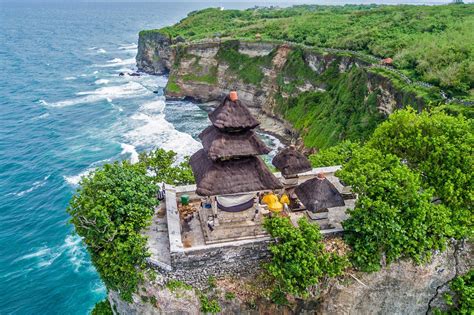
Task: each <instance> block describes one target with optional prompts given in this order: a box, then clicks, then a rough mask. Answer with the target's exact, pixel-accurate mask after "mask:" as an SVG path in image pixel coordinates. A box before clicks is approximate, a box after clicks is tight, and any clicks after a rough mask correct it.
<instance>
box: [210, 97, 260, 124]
mask: <svg viewBox="0 0 474 315" xmlns="http://www.w3.org/2000/svg"><path fill="white" fill-rule="evenodd" d="M209 119H210V120H211V122H212V124H213V125H214V126H215V127H216V128H219V129H221V130H226V131H239V130H246V129H253V128H255V127H257V126H258V125H259V124H260V123H259V122H258V121H257V120H256V119H255V118H254V117H253V116H252V114H251V113H250V111H249V109H248V108H247V107H246V106H245V105H243V104H242V103H241V102H240V100H235V101H232V100H231V99H230V97H229V96H226V97H225V98H224V100H223V101H222V103H221V104H220V105H219V106H218V107H217V108H216V109H215V110H214V111H213V112H212V113H210V114H209Z"/></svg>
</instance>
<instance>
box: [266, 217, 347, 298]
mask: <svg viewBox="0 0 474 315" xmlns="http://www.w3.org/2000/svg"><path fill="white" fill-rule="evenodd" d="M264 227H265V229H266V230H267V232H268V233H269V234H270V235H271V236H272V237H273V238H275V239H276V242H275V244H272V245H270V252H271V253H272V260H271V262H270V263H268V264H266V265H265V268H266V269H267V270H268V272H269V274H270V275H271V276H272V277H273V278H274V279H275V282H276V288H275V292H274V294H273V295H274V296H278V297H280V300H281V297H282V294H284V293H289V294H293V295H296V296H301V297H306V296H308V292H307V289H308V287H310V286H312V285H315V284H317V283H318V282H319V280H320V279H321V278H323V277H326V276H328V277H334V276H337V275H340V274H342V272H343V270H344V269H345V268H346V267H347V265H348V262H347V260H346V259H345V257H340V256H338V255H336V254H333V253H328V252H326V251H325V250H324V245H323V243H322V242H321V239H322V236H321V233H320V232H319V227H318V226H317V225H314V224H311V223H309V222H308V221H307V220H306V218H302V219H300V220H299V221H298V227H294V226H293V225H292V224H291V222H290V220H289V219H288V218H285V217H273V218H269V219H266V220H265V221H264Z"/></svg>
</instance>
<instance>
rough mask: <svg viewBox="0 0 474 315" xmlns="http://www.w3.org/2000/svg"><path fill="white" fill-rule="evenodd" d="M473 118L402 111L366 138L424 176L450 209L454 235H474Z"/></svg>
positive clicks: (429, 185)
mask: <svg viewBox="0 0 474 315" xmlns="http://www.w3.org/2000/svg"><path fill="white" fill-rule="evenodd" d="M473 127H474V125H473V122H472V120H467V119H465V118H463V117H462V116H460V117H452V116H449V115H446V114H445V113H443V112H440V111H432V112H426V111H425V112H422V113H421V114H417V113H416V112H415V111H414V110H404V111H398V112H396V113H394V114H392V115H391V116H390V118H389V120H388V121H386V122H384V123H382V124H381V125H380V126H379V127H378V128H377V130H376V131H375V132H374V135H373V136H372V138H371V139H370V141H369V142H368V145H369V146H370V147H372V148H376V149H378V150H380V151H381V152H382V153H384V154H394V155H396V156H397V157H398V158H399V159H401V160H405V161H406V162H407V165H408V166H409V167H410V169H412V170H413V171H415V172H417V173H419V174H420V175H421V176H422V178H423V188H424V189H433V190H434V194H435V196H436V197H439V198H440V199H441V201H442V202H443V204H445V205H446V206H447V207H449V208H450V209H451V212H452V214H451V224H450V225H449V227H450V229H451V231H450V233H449V234H450V235H451V236H455V237H456V238H462V237H469V236H472V233H473V231H474V229H473V223H474V217H473V213H472V203H473V200H474V186H473V185H474V182H473V176H472V174H473V165H474V155H473V152H474V151H473V150H474V136H473V134H472V130H473Z"/></svg>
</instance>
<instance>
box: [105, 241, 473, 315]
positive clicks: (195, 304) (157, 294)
mask: <svg viewBox="0 0 474 315" xmlns="http://www.w3.org/2000/svg"><path fill="white" fill-rule="evenodd" d="M472 258H473V248H472V246H471V245H470V244H468V243H457V244H455V245H453V246H451V247H449V248H448V249H447V250H446V251H445V252H443V253H438V254H435V255H434V257H433V259H432V261H431V262H430V263H427V264H425V265H421V266H416V265H414V264H412V263H411V262H407V261H401V262H397V263H393V264H391V265H390V266H388V267H385V268H383V269H382V270H381V271H379V272H375V273H353V272H348V274H347V275H346V276H345V277H344V278H341V279H333V280H331V281H329V282H326V283H322V284H321V285H320V286H319V287H318V288H315V289H314V290H311V292H312V298H310V299H308V300H296V301H292V302H291V304H290V305H289V306H286V307H279V306H277V305H275V304H272V303H271V302H270V301H269V300H267V299H264V298H258V299H252V298H250V299H249V297H248V296H247V295H246V294H239V292H241V288H243V287H247V286H249V287H252V286H257V290H260V288H258V283H257V284H255V282H258V280H257V281H255V279H258V273H259V272H260V271H259V270H255V273H256V274H255V275H254V276H250V277H249V278H250V279H251V280H250V282H252V281H253V284H251V285H248V282H246V281H245V280H242V279H240V277H229V278H227V279H220V280H218V281H217V286H216V287H214V288H211V289H208V290H207V291H205V294H206V296H209V297H211V298H212V299H216V300H217V301H218V303H219V305H220V307H221V309H222V310H221V314H334V315H340V314H361V315H365V314H432V312H433V310H434V309H435V308H441V309H444V308H445V307H446V305H445V304H444V302H443V297H442V296H443V293H444V292H446V291H447V290H448V289H449V286H448V283H449V281H450V280H451V279H453V278H454V277H455V276H457V275H461V274H464V273H466V272H467V271H468V270H469V269H470V268H472V261H473V259H472ZM203 292H204V291H203ZM226 292H236V294H235V298H234V297H233V298H229V296H228V295H227V297H226V294H225V293H226ZM109 300H110V302H111V303H112V305H113V306H114V309H115V311H116V312H117V313H118V314H200V313H201V312H200V309H201V303H200V300H199V293H197V291H194V290H193V289H183V288H179V289H174V290H173V289H170V288H167V287H166V286H165V285H164V283H163V281H162V279H161V275H160V274H158V276H157V279H156V280H154V281H150V282H146V283H145V284H144V286H143V287H141V288H140V290H139V293H138V294H136V295H135V296H134V302H133V303H125V302H123V301H122V300H121V299H120V298H119V297H118V295H117V294H116V293H115V292H110V293H109Z"/></svg>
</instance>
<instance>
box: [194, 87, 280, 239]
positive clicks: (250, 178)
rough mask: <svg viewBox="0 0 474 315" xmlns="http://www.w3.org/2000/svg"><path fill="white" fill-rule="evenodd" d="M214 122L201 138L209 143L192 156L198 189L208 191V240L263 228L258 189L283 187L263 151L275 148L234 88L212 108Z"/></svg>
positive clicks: (205, 205) (205, 206)
mask: <svg viewBox="0 0 474 315" xmlns="http://www.w3.org/2000/svg"><path fill="white" fill-rule="evenodd" d="M209 119H210V120H211V122H212V126H209V127H208V128H206V129H205V130H204V131H203V132H202V133H201V134H200V135H199V138H200V139H201V140H202V144H203V149H201V150H199V151H198V152H196V153H195V154H194V155H193V156H191V159H190V164H191V167H192V170H193V174H194V178H195V179H196V187H197V188H196V193H197V194H198V195H200V196H204V197H206V199H205V202H203V205H202V207H201V210H200V213H199V214H200V218H201V222H202V228H203V231H204V232H205V233H204V236H205V238H206V240H207V241H208V242H212V241H218V240H224V239H232V238H234V239H236V238H241V237H249V236H255V235H257V234H259V233H262V230H261V222H260V221H259V214H258V207H256V206H255V204H254V203H255V202H257V200H256V199H257V198H256V194H257V192H260V191H269V190H274V189H279V188H282V185H281V183H280V181H279V180H278V179H277V178H276V177H275V176H274V175H273V174H272V173H271V172H270V170H269V169H268V168H267V166H266V165H265V163H264V162H263V161H262V160H261V159H260V158H259V157H258V155H261V154H267V153H268V152H269V151H270V149H269V148H268V147H267V146H266V145H265V144H264V143H263V142H262V141H261V140H260V139H259V137H258V136H257V135H256V134H255V132H254V131H253V129H254V128H255V127H257V126H258V125H259V122H258V121H257V120H256V119H255V118H254V117H253V116H252V114H251V113H250V111H249V110H248V108H247V107H246V106H245V105H243V104H242V103H241V102H240V101H239V100H238V98H237V93H236V92H231V93H230V94H229V96H226V97H225V98H224V100H223V101H222V103H221V104H220V105H219V106H218V107H217V108H216V109H215V110H214V111H213V112H212V113H210V114H209Z"/></svg>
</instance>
